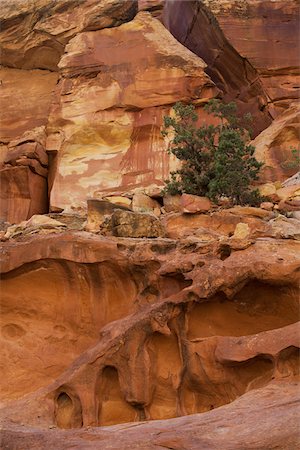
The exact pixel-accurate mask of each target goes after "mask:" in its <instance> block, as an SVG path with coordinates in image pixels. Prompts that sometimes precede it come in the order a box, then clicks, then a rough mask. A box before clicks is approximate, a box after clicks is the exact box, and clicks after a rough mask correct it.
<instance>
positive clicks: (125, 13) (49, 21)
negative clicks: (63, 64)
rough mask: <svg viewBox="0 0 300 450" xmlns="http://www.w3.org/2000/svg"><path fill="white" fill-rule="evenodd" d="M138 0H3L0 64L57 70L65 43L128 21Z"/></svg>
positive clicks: (22, 67)
mask: <svg viewBox="0 0 300 450" xmlns="http://www.w3.org/2000/svg"><path fill="white" fill-rule="evenodd" d="M136 11H137V1H135V0H125V1H122V3H121V4H120V2H119V0H101V2H99V1H98V0H85V1H82V0H60V1H59V2H57V1H56V0H35V1H24V0H14V1H13V2H12V1H11V0H2V2H1V20H2V27H1V32H0V42H1V44H2V54H1V57H2V58H1V59H2V64H3V65H6V66H8V67H14V68H21V69H49V70H57V64H58V62H59V60H60V57H61V55H62V54H63V53H64V47H65V45H66V43H67V42H68V41H69V40H70V39H71V38H72V37H73V36H74V35H75V34H77V33H79V32H80V31H83V30H99V29H102V28H106V27H113V26H118V25H120V24H121V23H123V22H126V21H127V20H131V19H132V18H133V17H134V15H135V13H136Z"/></svg>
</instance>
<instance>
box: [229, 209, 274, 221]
mask: <svg viewBox="0 0 300 450" xmlns="http://www.w3.org/2000/svg"><path fill="white" fill-rule="evenodd" d="M227 212H229V213H231V214H235V215H241V216H249V217H259V218H260V219H265V220H268V219H271V217H273V215H274V214H273V213H272V212H269V211H266V210H264V209H261V208H255V207H252V206H234V207H233V208H230V209H227Z"/></svg>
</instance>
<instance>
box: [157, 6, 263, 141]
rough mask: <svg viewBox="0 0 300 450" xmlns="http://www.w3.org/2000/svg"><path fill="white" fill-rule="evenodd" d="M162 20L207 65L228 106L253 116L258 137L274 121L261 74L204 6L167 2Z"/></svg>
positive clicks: (245, 28) (207, 70)
mask: <svg viewBox="0 0 300 450" xmlns="http://www.w3.org/2000/svg"><path fill="white" fill-rule="evenodd" d="M221 3H222V0H221ZM229 3H232V2H229ZM217 4H218V2H217ZM163 18H164V23H165V25H166V27H167V28H168V29H169V30H170V32H171V33H172V34H173V35H174V36H175V37H176V39H178V40H179V42H181V43H182V44H183V45H185V46H186V47H187V48H189V49H190V50H191V51H192V52H194V53H195V54H196V55H198V56H200V57H201V58H202V59H203V60H204V61H205V62H206V64H207V69H206V72H207V73H208V74H209V76H210V77H211V79H212V80H213V81H214V82H215V83H216V85H217V86H218V87H219V88H220V90H221V91H222V92H223V98H224V100H225V102H229V101H232V100H233V101H235V102H236V103H237V106H238V109H239V112H240V113H244V112H250V113H251V114H252V116H253V117H254V119H255V120H254V123H253V129H254V132H255V133H256V134H258V133H259V132H260V131H262V130H263V129H264V128H266V127H267V126H268V125H269V124H270V122H271V117H270V114H269V113H268V110H267V104H268V98H267V96H266V94H265V90H264V87H263V84H262V82H261V80H260V79H259V76H258V72H257V70H256V68H255V67H254V66H253V65H252V64H251V62H250V61H249V60H248V59H246V58H245V57H243V56H241V55H240V54H239V53H238V51H237V50H236V49H235V48H234V46H232V45H231V43H230V42H229V41H228V39H227V37H226V35H225V34H224V31H223V29H222V28H221V27H220V26H219V25H218V22H217V20H216V17H215V16H214V15H213V14H212V12H211V10H210V9H209V8H208V7H207V6H205V4H204V2H198V1H188V2H187V1H185V0H179V1H178V0H167V1H166V4H165V8H164V16H163ZM246 30H247V27H244V28H243V31H244V32H246Z"/></svg>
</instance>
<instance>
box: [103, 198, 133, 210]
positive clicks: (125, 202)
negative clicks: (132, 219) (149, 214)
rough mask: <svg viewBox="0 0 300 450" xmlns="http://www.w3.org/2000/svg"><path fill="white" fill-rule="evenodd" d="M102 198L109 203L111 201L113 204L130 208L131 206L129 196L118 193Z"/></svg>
mask: <svg viewBox="0 0 300 450" xmlns="http://www.w3.org/2000/svg"><path fill="white" fill-rule="evenodd" d="M103 199H104V200H107V201H109V202H110V203H113V204H114V205H120V206H125V207H127V208H130V206H131V200H130V198H127V197H122V196H120V195H116V196H110V197H104V198H103Z"/></svg>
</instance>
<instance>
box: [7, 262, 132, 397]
mask: <svg viewBox="0 0 300 450" xmlns="http://www.w3.org/2000/svg"><path fill="white" fill-rule="evenodd" d="M136 296H137V288H136V283H135V281H134V280H133V278H132V275H131V274H130V272H129V270H127V269H126V268H124V267H120V266H118V265H117V264H114V263H110V262H104V263H99V264H79V263H74V262H71V261H65V260H42V261H38V262H35V263H30V264H26V265H24V266H22V267H21V268H19V269H16V270H14V271H12V272H9V273H7V274H4V275H2V280H1V296H0V297H1V330H2V333H1V339H2V344H1V347H2V355H1V358H2V363H3V364H2V370H4V369H3V368H4V367H5V377H7V378H9V379H13V380H15V382H14V383H10V384H9V386H6V387H5V393H4V392H3V393H1V397H2V398H3V399H11V398H17V397H19V396H20V395H24V394H26V393H28V392H30V391H32V390H34V389H37V388H39V387H40V386H42V385H46V384H47V383H49V382H50V381H51V380H53V379H55V377H57V376H58V375H59V374H60V373H61V372H62V371H63V370H64V368H65V367H67V366H68V365H69V364H70V363H71V362H72V361H73V360H74V359H75V358H76V357H77V356H78V355H79V354H80V353H82V352H83V351H84V350H85V349H86V348H88V347H89V346H91V345H93V344H94V343H95V342H97V340H98V335H99V330H100V329H101V328H102V327H103V326H104V325H106V324H107V323H109V322H111V321H114V320H118V319H120V318H122V317H125V316H126V315H128V314H130V313H131V312H133V311H134V309H135V308H136V306H135V304H134V302H135V300H136ZM45 349H46V351H45ZM11 355H14V358H13V359H12V357H11ZM33 375H34V376H33ZM2 388H3V389H4V386H3V385H2Z"/></svg>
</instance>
